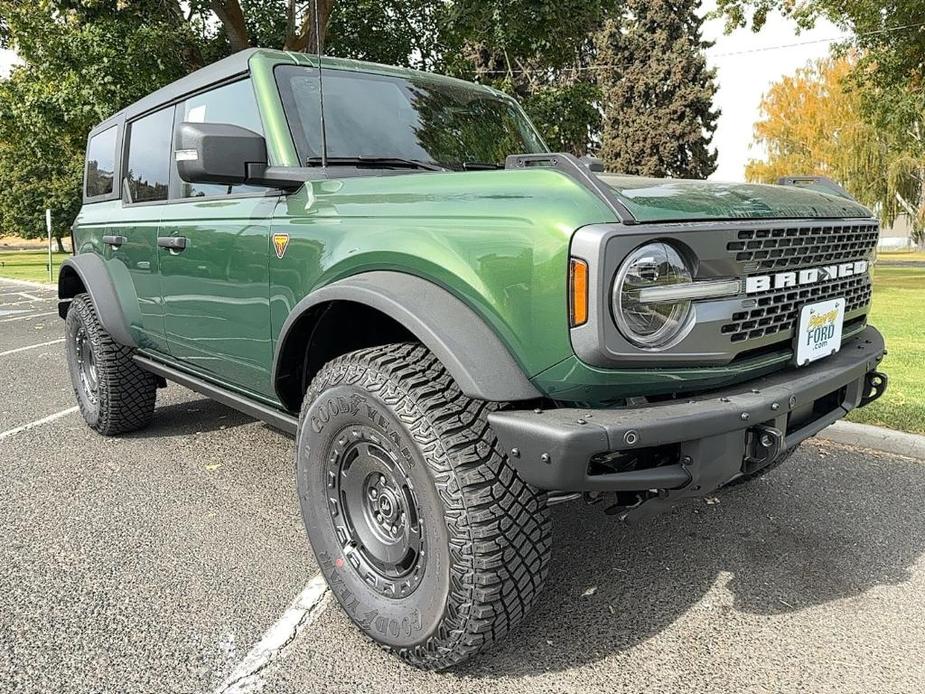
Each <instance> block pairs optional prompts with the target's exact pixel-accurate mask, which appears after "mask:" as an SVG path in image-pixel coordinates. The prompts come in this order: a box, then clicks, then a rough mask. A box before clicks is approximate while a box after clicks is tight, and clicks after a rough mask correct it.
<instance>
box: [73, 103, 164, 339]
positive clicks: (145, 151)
mask: <svg viewBox="0 0 925 694" xmlns="http://www.w3.org/2000/svg"><path fill="white" fill-rule="evenodd" d="M172 123H173V107H172V106H168V107H165V108H162V109H160V110H158V111H155V112H153V113H150V114H147V115H145V116H142V117H141V118H138V119H136V120H134V121H130V122H129V123H127V124H126V126H125V147H124V149H123V152H122V157H121V159H122V185H121V201H116V202H113V203H107V205H108V204H112V205H114V206H118V207H114V208H113V209H112V210H110V217H109V219H110V224H109V225H108V227H107V229H106V232H105V235H104V236H103V237H102V248H103V249H104V250H103V253H104V255H105V257H106V259H107V261H108V265H109V274H110V276H111V277H112V279H113V282H115V284H116V287H117V289H118V293H119V296H120V298H123V302H124V301H125V298H124V297H128V296H130V295H131V293H132V292H134V295H135V302H133V303H135V305H133V306H123V309H124V310H125V315H126V317H127V318H128V320H129V322H130V324H131V328H132V331H133V333H134V336H135V339H136V342H137V343H138V346H139V347H141V348H142V349H144V350H147V351H152V352H161V353H165V352H166V351H167V344H166V341H165V340H164V311H163V308H162V306H161V284H160V277H159V275H158V251H157V228H158V222H159V218H160V211H161V210H162V209H163V206H164V204H165V203H166V202H167V189H168V184H169V180H170V138H171V125H172ZM88 174H89V172H88ZM88 179H89V175H88ZM119 208H121V209H119Z"/></svg>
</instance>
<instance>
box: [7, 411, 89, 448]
mask: <svg viewBox="0 0 925 694" xmlns="http://www.w3.org/2000/svg"><path fill="white" fill-rule="evenodd" d="M79 409H80V408H79V407H77V406H76V405H75V406H74V407H69V408H67V409H66V410H61V411H60V412H55V413H54V414H50V415H48V416H47V417H42V418H41V419H36V420H35V421H34V422H29V423H28V424H23V425H22V426H19V427H16V428H15V429H8V430H7V431H2V432H0V441H2V440H3V439H5V438H7V437H9V436H13V435H15V434H18V433H20V432H23V431H26V430H27V429H33V428H35V427H38V426H42V425H43V424H48V423H49V422H53V421H55V420H56V419H61V418H62V417H66V416H67V415H69V414H71V413H73V412H77V410H79Z"/></svg>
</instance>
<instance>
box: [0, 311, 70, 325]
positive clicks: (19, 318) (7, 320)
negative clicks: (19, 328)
mask: <svg viewBox="0 0 925 694" xmlns="http://www.w3.org/2000/svg"><path fill="white" fill-rule="evenodd" d="M57 315H58V312H57V311H49V312H48V313H33V314H32V315H30V316H16V318H4V319H3V320H0V323H12V322H13V321H14V320H32V319H33V318H42V317H43V316H57Z"/></svg>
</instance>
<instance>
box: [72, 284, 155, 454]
mask: <svg viewBox="0 0 925 694" xmlns="http://www.w3.org/2000/svg"><path fill="white" fill-rule="evenodd" d="M65 348H66V351H67V365H68V371H69V372H70V375H71V384H72V385H73V386H74V394H75V395H76V397H77V404H78V405H79V406H80V413H81V414H82V415H83V418H84V420H85V421H86V422H87V424H89V425H90V427H91V428H92V429H94V430H96V431H97V432H99V433H100V434H103V435H104V436H112V435H114V434H121V433H125V432H128V431H135V430H136V429H141V428H143V427H145V426H147V425H148V424H150V422H151V419H152V417H153V416H154V401H155V399H156V397H157V381H156V379H155V377H154V376H153V375H152V374H150V373H148V372H147V371H144V370H143V369H141V368H140V367H139V366H138V365H137V364H136V363H135V362H134V361H132V349H131V348H130V347H125V346H123V345H120V344H118V343H116V342H114V341H113V339H112V338H111V337H110V336H109V333H107V332H106V331H105V330H104V329H103V326H102V324H101V323H100V321H99V318H98V317H97V315H96V309H95V308H94V307H93V302H92V301H91V300H90V297H89V296H88V295H87V294H78V295H77V296H75V297H74V299H73V300H72V301H71V306H70V309H69V310H68V313H67V319H66V320H65Z"/></svg>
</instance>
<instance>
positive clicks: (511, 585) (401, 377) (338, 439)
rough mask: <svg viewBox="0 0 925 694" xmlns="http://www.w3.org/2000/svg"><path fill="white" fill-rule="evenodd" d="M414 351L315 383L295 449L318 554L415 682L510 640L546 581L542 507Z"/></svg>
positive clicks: (349, 365) (435, 366)
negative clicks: (411, 669)
mask: <svg viewBox="0 0 925 694" xmlns="http://www.w3.org/2000/svg"><path fill="white" fill-rule="evenodd" d="M497 407H498V404H497V403H489V402H482V401H476V400H471V399H469V398H467V397H466V396H464V395H463V394H462V393H461V392H460V390H459V388H458V386H457V385H456V383H455V382H454V381H453V380H452V378H451V377H450V376H449V374H448V373H447V372H446V370H445V369H444V368H443V366H442V365H441V364H440V362H439V360H437V359H436V358H435V357H434V356H433V355H432V354H431V353H430V352H429V351H427V349H425V348H424V347H422V346H421V345H417V344H393V345H386V346H383V347H374V348H370V349H365V350H360V351H358V352H352V353H350V354H347V355H344V356H343V357H340V358H338V359H335V360H333V361H331V362H329V363H328V364H326V365H325V366H324V367H323V368H322V369H321V371H320V372H319V373H318V374H317V376H316V377H315V379H314V380H313V381H312V384H311V386H310V387H309V389H308V392H307V393H306V395H305V400H304V403H303V406H302V413H301V416H300V420H299V432H298V435H297V440H296V468H297V481H298V491H299V500H300V504H301V509H302V517H303V519H304V521H305V528H306V531H307V533H308V538H309V541H310V542H311V546H312V550H313V551H314V553H315V556H316V558H317V559H318V564H319V566H320V567H321V571H322V573H323V574H324V576H325V578H326V579H327V582H328V585H329V586H330V587H331V591H332V592H333V593H334V595H335V596H336V598H337V600H338V601H339V602H340V604H341V606H342V607H343V609H344V610H345V612H346V613H347V614H348V615H349V617H350V618H351V619H352V620H353V621H354V622H355V623H356V624H357V626H358V627H359V628H360V629H361V630H363V631H364V632H365V633H366V634H367V635H369V636H370V637H371V638H372V639H373V640H374V641H376V642H377V643H378V644H380V645H381V646H382V647H384V648H385V649H387V650H389V651H391V652H392V653H395V654H397V655H398V656H400V657H401V658H403V659H404V660H406V661H407V662H409V663H411V664H412V665H415V666H417V667H421V668H428V669H439V668H445V667H450V666H452V665H455V664H457V663H460V662H462V661H464V660H466V659H467V658H470V657H472V656H473V655H475V654H476V653H478V652H479V651H481V650H483V649H485V648H487V647H489V646H490V645H491V644H493V643H495V642H496V641H498V640H499V639H502V638H504V636H505V635H506V634H507V633H508V631H509V630H510V629H511V628H513V627H514V626H515V625H516V624H517V623H518V622H520V620H521V619H523V618H524V616H525V615H526V614H527V613H528V612H529V611H530V609H531V608H532V606H533V605H534V603H535V602H536V599H537V597H538V595H539V593H540V591H541V589H542V586H543V583H544V581H545V578H546V573H547V566H548V561H549V554H550V544H551V542H550V521H549V513H548V509H547V505H546V494H545V492H542V491H540V490H537V489H535V488H533V487H531V486H530V485H528V484H527V483H525V482H524V481H523V480H522V479H521V478H520V476H519V475H518V474H517V472H516V470H515V469H514V468H513V467H512V466H511V465H509V464H508V461H507V459H506V457H505V456H504V455H502V453H501V452H500V451H499V450H498V447H497V442H496V439H495V437H494V434H493V433H492V431H491V428H490V427H489V425H488V414H489V413H490V412H492V411H493V410H494V409H496V408H497Z"/></svg>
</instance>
